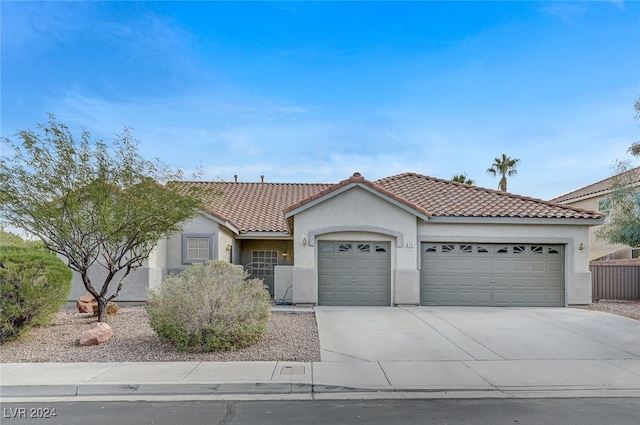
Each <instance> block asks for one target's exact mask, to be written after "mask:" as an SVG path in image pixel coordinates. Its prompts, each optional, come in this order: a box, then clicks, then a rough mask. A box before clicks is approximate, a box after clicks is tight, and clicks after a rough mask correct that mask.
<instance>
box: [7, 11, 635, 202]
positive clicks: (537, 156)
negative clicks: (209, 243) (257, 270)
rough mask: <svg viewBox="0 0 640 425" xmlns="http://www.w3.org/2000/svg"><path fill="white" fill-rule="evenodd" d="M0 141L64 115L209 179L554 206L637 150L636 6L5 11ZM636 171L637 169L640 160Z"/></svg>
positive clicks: (72, 123)
mask: <svg viewBox="0 0 640 425" xmlns="http://www.w3.org/2000/svg"><path fill="white" fill-rule="evenodd" d="M0 12H1V14H2V15H1V20H2V22H1V23H2V30H1V31H2V32H1V36H2V38H1V48H2V50H1V60H2V62H1V72H2V74H1V79H2V80H1V81H2V86H1V89H2V91H1V93H0V96H1V108H2V109H1V121H0V124H1V126H2V127H1V134H2V136H5V137H12V136H13V135H14V134H15V132H16V131H17V130H18V129H25V128H33V127H35V124H36V123H38V122H44V121H46V117H47V115H46V114H47V113H48V112H52V113H54V114H55V115H56V116H57V118H58V119H59V120H61V121H64V122H66V123H68V124H69V125H70V126H71V127H72V128H75V129H79V128H81V127H84V128H86V129H87V130H89V131H90V132H91V133H92V134H93V136H94V137H96V138H103V139H105V140H109V139H110V138H111V136H112V135H113V134H115V133H118V132H120V131H121V130H122V128H123V127H124V126H130V127H132V128H133V129H134V130H135V131H134V135H135V136H136V137H137V138H138V139H139V140H140V141H141V152H142V154H143V155H144V156H147V157H159V158H160V159H162V160H163V161H164V162H166V163H169V164H171V165H174V166H176V167H180V168H183V169H185V170H192V169H194V168H195V167H197V166H201V167H202V169H203V170H204V177H203V178H204V179H208V180H217V179H222V180H233V175H234V174H238V175H239V178H240V180H241V181H259V179H260V175H264V176H265V179H266V181H269V182H336V181H339V180H342V179H345V178H348V177H350V176H351V175H352V174H353V172H355V171H358V172H360V173H362V175H364V176H365V177H366V178H368V179H370V180H375V179H378V178H381V177H386V176H390V175H394V174H398V173H402V172H406V171H412V172H417V173H421V174H426V175H430V176H433V177H439V178H444V179H449V178H451V177H452V176H453V175H454V174H458V173H463V172H464V173H467V175H468V176H469V177H470V178H472V179H474V180H475V181H476V184H477V185H479V186H483V187H489V188H497V185H498V179H497V178H495V177H492V176H490V175H488V174H487V173H486V169H487V168H488V167H489V166H490V165H491V163H492V162H493V158H494V157H496V156H499V155H501V154H502V153H505V154H507V155H509V156H511V157H514V158H519V159H520V164H519V166H518V174H517V175H516V176H514V177H512V178H511V179H510V180H509V191H511V192H514V193H518V194H522V195H526V196H532V197H537V198H542V199H550V198H552V197H554V196H557V195H560V194H562V193H565V192H568V191H571V190H574V189H577V188H579V187H582V186H585V185H587V184H590V183H593V182H595V181H597V180H600V179H603V178H607V177H609V176H610V175H611V173H612V170H613V168H612V167H613V164H614V161H615V160H616V159H621V158H624V157H625V152H626V149H627V148H628V147H629V146H630V144H631V143H632V142H633V141H636V140H640V121H637V120H634V110H633V103H634V101H635V100H636V99H637V97H638V96H639V95H640V2H622V1H610V2H592V1H589V2H576V1H570V2H555V1H547V2H495V3H489V2H480V1H477V2H445V3H441V2H407V3H398V2H393V3H386V2H344V3H342V2H317V3H316V2H276V3H271V2H257V3H247V2H78V3H76V2H55V1H54V2H43V3H40V2H12V1H2V2H0ZM636 162H637V161H636Z"/></svg>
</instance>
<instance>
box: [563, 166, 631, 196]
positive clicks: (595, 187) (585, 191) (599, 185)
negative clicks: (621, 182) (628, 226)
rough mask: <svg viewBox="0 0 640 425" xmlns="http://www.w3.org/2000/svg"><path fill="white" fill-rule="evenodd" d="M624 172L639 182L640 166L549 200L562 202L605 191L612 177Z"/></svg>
mask: <svg viewBox="0 0 640 425" xmlns="http://www.w3.org/2000/svg"><path fill="white" fill-rule="evenodd" d="M625 174H629V177H630V179H631V181H633V182H634V183H640V167H637V168H634V169H632V170H629V171H627V172H626V173H623V174H620V175H618V176H613V177H609V178H608V179H604V180H600V181H599V182H596V183H593V184H590V185H589V186H585V187H582V188H580V189H577V190H574V191H572V192H569V193H565V194H564V195H561V196H558V197H557V198H553V199H552V200H551V202H555V203H558V204H563V203H565V202H568V201H571V200H574V199H579V198H584V197H591V195H597V194H600V193H603V192H607V191H608V190H610V189H611V184H612V183H613V181H614V179H616V178H617V177H619V176H623V175H625Z"/></svg>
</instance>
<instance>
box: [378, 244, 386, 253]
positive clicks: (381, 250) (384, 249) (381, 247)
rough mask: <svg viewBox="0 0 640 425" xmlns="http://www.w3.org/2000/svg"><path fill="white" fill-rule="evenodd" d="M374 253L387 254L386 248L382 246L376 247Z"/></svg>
mask: <svg viewBox="0 0 640 425" xmlns="http://www.w3.org/2000/svg"><path fill="white" fill-rule="evenodd" d="M376 252H387V248H385V247H384V246H380V245H376Z"/></svg>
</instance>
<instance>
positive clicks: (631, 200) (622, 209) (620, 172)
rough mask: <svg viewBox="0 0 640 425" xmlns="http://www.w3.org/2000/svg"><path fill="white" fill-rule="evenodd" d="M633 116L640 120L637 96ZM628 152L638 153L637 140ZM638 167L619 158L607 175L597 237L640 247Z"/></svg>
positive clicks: (633, 154)
mask: <svg viewBox="0 0 640 425" xmlns="http://www.w3.org/2000/svg"><path fill="white" fill-rule="evenodd" d="M634 109H635V114H636V115H635V119H636V120H640V96H638V98H637V100H636V102H635V104H634ZM628 153H630V154H631V155H632V156H635V157H639V156H640V141H638V142H634V143H633V144H632V145H631V146H630V147H629V150H628ZM639 187H640V167H639V168H633V167H632V166H631V161H630V160H628V159H626V160H619V161H618V162H617V163H616V166H615V173H614V176H613V178H612V179H611V187H610V193H609V196H608V197H607V198H605V199H604V200H603V201H602V202H604V203H605V208H604V209H605V210H607V211H608V214H607V218H606V220H605V223H604V224H603V225H602V226H601V227H600V228H599V229H598V230H597V232H596V235H597V237H598V238H599V239H603V240H606V241H607V242H609V243H612V244H622V245H627V246H631V247H640V190H639Z"/></svg>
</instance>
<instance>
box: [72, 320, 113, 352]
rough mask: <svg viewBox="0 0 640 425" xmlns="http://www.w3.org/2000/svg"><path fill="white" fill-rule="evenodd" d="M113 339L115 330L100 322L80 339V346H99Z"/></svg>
mask: <svg viewBox="0 0 640 425" xmlns="http://www.w3.org/2000/svg"><path fill="white" fill-rule="evenodd" d="M111 337H113V329H111V326H109V325H108V324H107V323H104V322H98V323H96V324H95V325H93V327H92V328H91V329H89V330H88V331H86V332H85V333H83V334H82V336H81V337H80V345H85V346H87V345H98V344H102V343H103V342H105V341H107V340H109V339H111Z"/></svg>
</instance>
